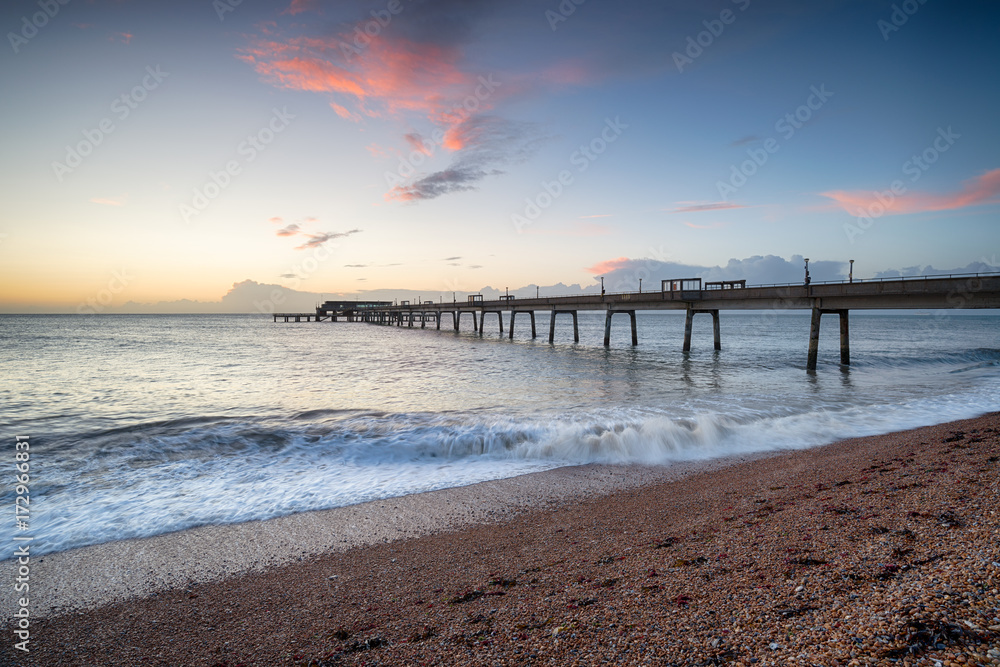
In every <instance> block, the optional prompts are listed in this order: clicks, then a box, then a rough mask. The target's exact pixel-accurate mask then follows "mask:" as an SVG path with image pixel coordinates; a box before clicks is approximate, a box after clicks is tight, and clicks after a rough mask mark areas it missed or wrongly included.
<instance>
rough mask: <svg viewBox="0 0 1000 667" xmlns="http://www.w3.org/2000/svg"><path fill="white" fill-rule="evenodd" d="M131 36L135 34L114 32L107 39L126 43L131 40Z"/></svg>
mask: <svg viewBox="0 0 1000 667" xmlns="http://www.w3.org/2000/svg"><path fill="white" fill-rule="evenodd" d="M133 37H135V35H133V34H132V33H129V32H116V33H114V34H113V35H112V36H111V37H109V38H108V40H109V41H112V42H114V41H118V42H122V43H123V44H128V43H129V42H131V41H132V38H133Z"/></svg>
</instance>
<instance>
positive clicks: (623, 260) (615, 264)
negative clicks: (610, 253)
mask: <svg viewBox="0 0 1000 667" xmlns="http://www.w3.org/2000/svg"><path fill="white" fill-rule="evenodd" d="M631 261H632V260H631V259H629V258H628V257H618V258H617V259H606V260H604V261H603V262H598V263H597V264H594V265H593V266H591V267H588V268H586V269H584V270H585V271H587V272H588V273H593V274H594V275H595V276H596V275H598V274H601V273H610V272H612V271H614V270H616V269H620V268H622V267H624V266H627V265H628V263H629V262H631Z"/></svg>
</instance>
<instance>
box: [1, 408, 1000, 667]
mask: <svg viewBox="0 0 1000 667" xmlns="http://www.w3.org/2000/svg"><path fill="white" fill-rule="evenodd" d="M998 455H1000V414H996V413H994V414H988V415H986V416H983V417H980V418H976V419H970V420H962V421H957V422H950V423H947V424H942V425H938V426H930V427H925V428H919V429H915V430H910V431H902V432H897V433H891V434H887V435H882V436H874V437H866V438H857V439H852V440H845V441H841V442H838V443H834V444H831V445H826V446H822V447H817V448H812V449H806V450H798V451H792V452H785V453H770V454H768V455H766V456H758V457H744V458H742V459H729V460H723V461H716V462H713V463H708V464H704V463H702V464H694V463H692V464H685V466H683V467H677V466H672V467H645V468H644V467H639V466H583V467H577V468H564V469H557V470H553V471H547V472H542V473H535V474H532V475H525V476H522V477H516V478H512V479H507V480H497V481H494V482H485V483H482V484H476V485H471V486H466V487H460V488H454V489H444V490H441V491H435V492H432V493H427V494H418V495H414V496H407V497H404V498H399V499H388V500H381V501H376V502H373V503H367V504H363V505H357V506H352V507H348V508H340V509H337V510H328V511H323V512H310V513H306V514H300V515H293V516H290V517H284V518H281V519H274V520H270V521H264V522H256V523H251V524H238V525H235V526H217V527H202V528H197V529H193V530H188V531H182V532H178V533H171V534H166V535H161V536H157V537H154V538H147V539H142V540H131V541H127V542H116V543H110V544H107V545H97V546H93V547H87V548H84V549H78V550H73V551H69V552H63V553H57V554H50V555H47V556H45V557H43V560H44V562H39V563H37V564H36V568H37V569H36V568H33V569H32V576H33V577H35V576H37V578H38V580H39V581H43V582H46V583H45V584H40V585H39V595H43V594H42V591H48V592H49V595H50V599H49V600H45V599H39V598H38V597H35V598H34V599H33V602H32V604H33V606H34V609H35V611H34V613H35V617H34V618H33V620H32V624H31V638H32V640H31V651H30V653H28V654H23V653H21V652H17V653H16V654H15V652H14V649H13V647H12V645H11V642H6V643H5V644H4V646H3V648H2V651H3V653H2V655H3V656H4V660H5V661H6V662H10V663H12V664H25V665H192V666H193V665H225V666H227V667H234V666H236V665H248V666H249V665H303V666H304V665H310V664H311V665H341V664H345V665H355V664H356V665H362V664H382V665H396V664H413V665H418V664H461V665H478V664H483V665H485V664H490V665H493V664H510V665H515V664H567V665H569V664H580V665H587V664H601V663H602V662H609V663H611V662H613V663H617V664H678V665H679V664H691V665H695V664H733V665H740V664H742V665H744V666H748V665H750V664H775V665H783V664H818V665H865V664H914V665H916V664H928V665H934V664H936V663H937V662H940V663H941V664H943V665H951V664H955V665H974V664H983V665H986V664H1000V653H998V652H997V647H998V646H1000V591H998V589H1000V515H998V514H997V512H998V511H1000V502H998V501H1000V498H998V492H1000V476H998V471H1000V462H998ZM10 564H11V563H10V561H8V562H5V563H4V564H3V566H4V572H3V576H7V577H9V576H10V572H9V571H8V570H9V566H10ZM43 597H44V595H43ZM71 609H72V611H69V610H71ZM4 616H5V618H9V616H10V612H9V611H5V614H4ZM9 632H10V630H9V629H8V630H7V633H8V634H9Z"/></svg>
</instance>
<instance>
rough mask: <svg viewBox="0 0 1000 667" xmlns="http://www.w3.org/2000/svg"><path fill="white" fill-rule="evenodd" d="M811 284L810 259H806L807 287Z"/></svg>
mask: <svg viewBox="0 0 1000 667" xmlns="http://www.w3.org/2000/svg"><path fill="white" fill-rule="evenodd" d="M810 282H811V280H810V279H809V258H808V257H806V285H808V284H809V283H810Z"/></svg>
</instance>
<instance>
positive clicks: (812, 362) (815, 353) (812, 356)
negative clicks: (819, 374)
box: [806, 308, 823, 371]
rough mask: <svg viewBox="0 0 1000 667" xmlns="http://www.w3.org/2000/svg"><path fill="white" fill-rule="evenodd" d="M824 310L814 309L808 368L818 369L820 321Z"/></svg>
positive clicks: (810, 332)
mask: <svg viewBox="0 0 1000 667" xmlns="http://www.w3.org/2000/svg"><path fill="white" fill-rule="evenodd" d="M822 317H823V311H821V310H820V309H819V308H813V309H812V322H811V323H810V324H809V358H808V359H807V360H806V370H810V371H814V370H816V360H817V358H818V357H819V323H820V320H821V319H822Z"/></svg>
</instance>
